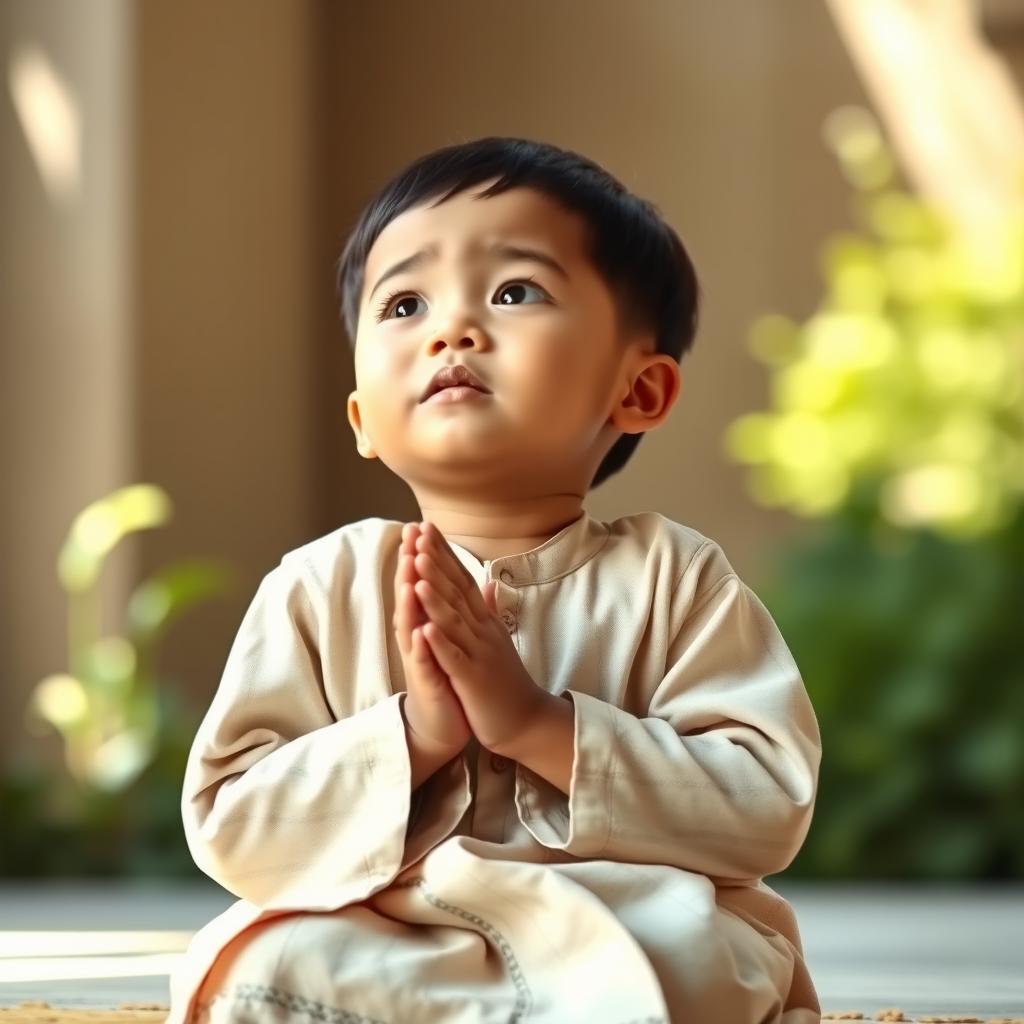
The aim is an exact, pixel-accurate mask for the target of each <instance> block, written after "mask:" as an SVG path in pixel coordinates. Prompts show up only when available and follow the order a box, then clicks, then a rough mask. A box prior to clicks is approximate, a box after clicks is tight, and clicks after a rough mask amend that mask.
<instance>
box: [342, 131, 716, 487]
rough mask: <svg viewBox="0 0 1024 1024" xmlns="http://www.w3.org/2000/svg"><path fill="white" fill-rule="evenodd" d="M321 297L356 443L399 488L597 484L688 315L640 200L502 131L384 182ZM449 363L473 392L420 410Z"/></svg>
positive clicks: (680, 269) (672, 358)
mask: <svg viewBox="0 0 1024 1024" xmlns="http://www.w3.org/2000/svg"><path fill="white" fill-rule="evenodd" d="M491 246H495V248H494V249H491V248H490V247H491ZM501 246H503V247H504V251H502V249H501V248H500V247H501ZM424 250H426V254H425V255H421V256H420V257H419V258H418V259H417V260H415V261H412V262H411V261H410V260H409V258H410V257H412V256H413V255H414V254H416V253H421V252H422V251H424ZM514 250H519V251H518V252H516V251H514ZM523 250H532V251H533V253H534V254H536V253H539V254H540V255H539V256H537V255H533V256H530V255H528V254H527V253H525V252H523ZM400 264H405V266H404V268H403V267H402V266H400ZM338 294H339V299H340V303H341V313H342V318H343V321H344V324H345V328H346V330H347V332H348V335H349V340H350V343H351V344H352V346H353V348H354V350H355V363H356V383H357V390H356V391H353V392H352V394H351V395H350V396H349V402H348V414H349V421H350V423H351V425H352V429H353V432H354V433H355V435H356V439H357V443H358V446H359V450H360V452H361V453H362V454H363V455H364V456H365V457H368V458H373V457H378V456H379V457H380V458H382V460H383V461H384V462H385V463H386V464H387V465H388V466H389V467H390V468H391V469H392V470H394V471H395V472H396V473H397V474H398V475H399V476H400V477H402V478H403V479H404V480H406V481H407V482H410V483H411V484H413V486H414V489H415V485H416V483H417V482H419V483H420V484H422V485H423V486H425V487H431V486H438V487H446V488H453V487H454V488H459V487H460V486H466V485H471V486H475V487H479V486H481V485H488V486H493V487H497V488H499V489H500V487H501V484H502V481H503V480H507V479H508V478H509V476H510V474H516V475H519V476H520V477H521V476H523V475H526V476H529V477H531V478H532V480H533V482H534V483H535V484H536V486H537V487H538V488H539V489H540V490H542V491H543V490H544V489H545V488H549V487H551V486H555V487H559V486H560V487H561V488H562V490H563V491H564V490H565V489H566V488H569V489H570V490H572V488H575V487H578V488H580V490H579V492H578V493H580V494H583V493H585V492H586V490H587V489H588V488H589V487H595V486H597V485H598V484H600V483H601V482H602V481H604V480H605V479H607V478H608V477H609V476H611V475H612V474H613V473H615V472H617V471H618V470H619V469H621V468H622V467H623V466H624V465H625V464H626V462H627V461H628V460H629V458H630V456H631V455H632V453H633V450H634V449H635V448H636V445H637V444H638V443H639V440H640V437H641V435H642V434H643V433H644V431H646V430H649V429H651V428H652V427H654V426H657V425H658V424H659V423H661V422H662V421H663V420H664V418H665V417H666V416H667V415H668V412H669V410H670V408H671V406H672V404H673V403H674V401H675V399H676V397H678V392H679V388H680V374H679V370H678V362H679V360H680V359H681V358H682V356H683V354H684V353H685V352H687V351H688V350H689V349H690V348H691V347H692V345H693V341H694V336H695V334H696V327H697V314H698V284H697V279H696V275H695V272H694V269H693V265H692V263H691V261H690V259H689V256H688V255H687V253H686V250H685V249H684V247H683V245H682V243H681V242H680V240H679V238H678V236H677V235H676V233H675V232H674V231H673V230H672V228H671V227H670V226H669V225H667V224H666V223H665V222H664V221H663V220H662V218H661V217H660V216H659V215H658V213H657V211H656V209H655V208H654V206H653V205H652V204H651V203H649V202H647V201H646V200H643V199H640V198H638V197H636V196H634V195H632V194H631V193H629V192H628V191H627V190H626V189H625V188H624V187H623V186H622V185H621V184H620V183H619V182H618V181H617V180H616V179H615V178H613V177H612V176H611V175H609V174H608V173H607V172H606V171H604V170H603V169H602V168H600V167H599V166H597V165H596V164H594V163H593V162H592V161H590V160H588V159H586V158H585V157H582V156H580V155H578V154H576V153H573V152H569V151H566V150H562V149H558V148H556V147H554V146H550V145H546V144H544V143H539V142H533V141H529V140H525V139H508V138H485V139H480V140H477V141H475V142H469V143H464V144H462V145H457V146H450V147H447V148H444V149H440V150H437V151H435V152H433V153H429V154H427V155H426V156H424V157H421V158H420V159H419V160H417V161H415V162H414V163H413V164H411V165H410V166H409V167H408V168H407V169H406V170H405V171H403V172H402V173H400V174H399V175H398V176H397V177H396V178H394V179H393V180H392V181H391V182H389V183H388V184H387V185H386V186H385V187H384V188H383V189H382V190H381V192H380V193H379V194H378V195H377V196H376V197H375V198H374V199H373V201H372V202H371V203H370V205H369V206H368V207H367V209H366V210H365V211H364V212H363V214H362V216H361V217H360V219H359V221H358V223H357V224H356V226H355V228H354V230H353V232H352V234H351V236H350V238H349V240H348V242H347V244H346V246H345V250H344V252H343V253H342V256H341V259H340V261H339V265H338ZM449 364H463V365H465V366H467V367H468V368H469V369H470V370H471V371H472V372H473V373H474V374H476V376H477V377H478V378H480V379H481V380H482V381H483V383H484V384H485V385H486V386H487V387H488V388H489V389H490V391H491V393H490V394H488V395H486V396H484V397H482V398H479V399H475V400H466V401H459V402H439V401H437V400H434V401H431V402H429V403H424V402H423V401H421V398H422V395H423V390H424V388H425V387H426V385H427V384H428V382H429V381H430V378H431V377H432V376H433V375H434V373H435V372H436V371H437V370H438V369H440V368H441V367H442V366H445V365H449ZM467 467H469V468H471V469H473V472H472V473H470V474H469V475H468V476H467V472H466V471H467ZM573 493H576V492H575V491H574V492H573ZM496 496H497V495H496Z"/></svg>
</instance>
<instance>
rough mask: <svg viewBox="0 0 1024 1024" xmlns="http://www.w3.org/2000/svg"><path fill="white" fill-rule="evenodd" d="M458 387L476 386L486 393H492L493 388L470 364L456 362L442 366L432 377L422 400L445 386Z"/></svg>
mask: <svg viewBox="0 0 1024 1024" xmlns="http://www.w3.org/2000/svg"><path fill="white" fill-rule="evenodd" d="M457 387H468V388H475V389H476V390H477V391H482V392H483V393H484V394H485V395H489V394H490V393H491V389H490V388H488V387H487V386H486V385H485V384H484V383H483V381H481V380H480V378H479V377H477V375H476V374H475V373H473V371H472V370H470V369H469V367H468V366H463V365H462V363H455V364H453V365H451V366H442V367H441V369H440V370H438V371H437V373H435V374H434V376H433V377H431V378H430V383H429V384H427V386H426V388H425V389H424V391H423V394H422V395H421V396H420V401H421V402H425V401H426V400H427V399H428V398H430V396H431V395H433V394H436V393H437V392H438V391H441V390H443V389H444V388H457Z"/></svg>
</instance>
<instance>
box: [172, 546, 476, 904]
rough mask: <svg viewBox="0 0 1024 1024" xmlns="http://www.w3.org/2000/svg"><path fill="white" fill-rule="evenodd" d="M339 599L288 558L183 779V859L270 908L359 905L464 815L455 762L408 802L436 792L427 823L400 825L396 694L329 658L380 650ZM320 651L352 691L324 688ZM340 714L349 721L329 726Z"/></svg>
mask: <svg viewBox="0 0 1024 1024" xmlns="http://www.w3.org/2000/svg"><path fill="white" fill-rule="evenodd" d="M336 589H337V593H335V592H334V591H333V590H332V592H331V593H330V594H328V593H327V592H325V590H324V588H323V587H322V585H321V584H320V583H319V581H318V580H317V579H316V577H315V576H314V574H313V572H312V571H311V570H310V568H309V566H308V565H307V564H306V563H305V562H304V561H303V559H302V558H301V557H298V556H294V555H292V556H285V558H284V559H282V562H281V564H280V565H278V566H277V567H275V568H274V569H273V570H271V572H270V573H268V574H267V575H266V576H265V577H264V578H263V580H262V582H261V583H260V585H259V587H258V589H257V591H256V594H255V596H254V598H253V600H252V602H251V604H250V606H249V608H248V610H247V611H246V613H245V616H244V618H243V620H242V623H241V625H240V627H239V630H238V634H237V636H236V638H235V640H234V643H233V644H232V647H231V650H230V652H229V654H228V658H227V662H226V664H225V667H224V671H223V675H222V678H221V680H220V685H219V686H218V689H217V692H216V694H215V695H214V698H213V701H212V702H211V705H210V708H209V710H208V711H207V714H206V716H205V718H204V719H203V721H202V723H201V725H200V727H199V730H198V732H197V734H196V737H195V740H194V741H193V744H192V748H191V751H190V754H189V758H188V764H187V767H186V771H185V778H184V785H183V791H182V802H181V810H182V820H183V823H184V828H185V835H186V839H187V842H188V846H189V850H190V851H191V853H192V857H193V859H194V860H195V862H196V864H197V865H198V866H199V868H200V869H201V870H202V871H204V872H205V873H206V874H207V875H209V876H210V877H211V878H213V879H214V880H215V881H216V882H218V883H219V884H220V885H222V886H224V888H226V889H228V890H229V891H230V892H233V893H235V894H236V895H237V896H239V897H241V898H243V899H246V900H248V901H250V902H251V903H254V904H257V905H259V906H262V907H266V908H273V909H283V908H293V907H296V908H297V907H301V908H306V909H312V910H318V909H336V908H338V907H341V906H344V905H347V904H349V903H352V902H354V901H358V900H361V899H364V898H366V897H367V896H368V895H370V894H372V893H373V892H376V891H377V890H378V889H381V888H383V887H384V886H386V885H387V884H388V883H389V882H390V881H391V880H392V879H393V878H394V877H395V876H396V875H397V874H398V873H399V872H400V871H401V870H403V869H404V868H405V867H406V866H407V865H408V864H410V863H413V862H414V861H416V860H418V859H419V858H420V857H421V856H423V855H424V854H425V853H426V852H427V851H428V850H429V849H431V848H432V847H433V846H436V845H437V843H439V842H440V841H441V840H442V839H444V838H445V836H447V835H448V834H449V833H450V832H451V831H452V830H453V829H454V828H455V826H456V825H457V824H458V822H459V820H460V819H461V817H462V814H463V812H464V811H465V809H466V807H467V806H468V804H469V802H470V791H469V772H468V767H467V765H466V763H465V758H464V757H460V758H455V759H453V760H452V761H451V762H449V763H448V764H447V765H445V766H444V767H443V768H442V769H441V770H440V771H439V772H438V773H436V775H435V776H433V777H432V778H431V779H429V780H427V782H426V783H424V786H423V787H421V790H420V792H419V793H417V796H420V795H422V792H423V789H425V788H426V787H428V786H431V787H439V788H440V793H441V797H442V798H441V799H438V800H436V801H435V804H434V810H435V813H433V814H432V815H431V816H429V817H427V816H423V817H422V819H420V816H417V815H415V814H414V815H413V816H412V817H413V820H412V821H410V803H411V801H410V784H411V770H410V763H409V753H408V748H407V746H406V741H405V727H404V723H403V720H402V715H401V709H400V703H399V702H400V701H401V700H402V699H403V697H404V692H398V693H392V692H391V686H390V681H389V680H388V679H386V678H373V679H367V678H365V677H363V678H357V676H359V674H360V673H365V672H366V671H367V670H366V666H367V665H373V664H375V662H374V660H373V659H372V658H362V659H360V658H358V657H357V656H356V652H355V651H354V650H351V651H338V645H339V644H340V643H342V642H343V641H344V642H347V643H349V644H350V645H354V644H355V643H356V641H357V640H358V641H359V643H361V644H362V643H373V642H374V641H375V639H376V637H374V636H371V635H363V636H360V635H359V634H360V630H359V628H353V625H352V621H353V619H352V616H351V615H349V614H348V610H347V609H346V607H345V602H349V601H353V600H356V599H357V598H356V594H357V592H358V591H357V590H356V589H354V588H352V587H351V586H341V587H338V588H336ZM339 594H340V595H342V596H340V597H339V596H338V595H339ZM366 599H367V600H371V598H370V597H369V595H368V596H367V598H366ZM378 618H379V616H378ZM327 631H330V635H329V636H328V635H327ZM367 632H369V631H367ZM325 644H326V645H329V646H331V648H332V659H331V661H330V662H329V663H330V664H342V665H345V666H346V668H345V669H344V673H345V675H346V676H348V677H350V678H332V677H331V673H330V670H329V669H327V668H325V663H324V661H323V660H322V658H321V652H322V650H323V649H324V646H325ZM384 663H386V662H384ZM336 674H338V673H337V670H336ZM381 674H383V673H381ZM339 695H342V696H339ZM339 706H345V707H348V708H350V709H351V713H350V714H345V715H343V716H342V715H339V714H337V713H336V712H335V710H334V708H335V707H339ZM437 792H438V790H437V789H435V794H436V793H437Z"/></svg>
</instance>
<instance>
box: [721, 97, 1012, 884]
mask: <svg viewBox="0 0 1024 1024" xmlns="http://www.w3.org/2000/svg"><path fill="white" fill-rule="evenodd" d="M826 129H827V137H828V138H829V140H830V141H831V142H832V144H833V145H834V147H835V149H836V151H837V153H838V155H839V158H840V162H841V166H842V167H843V169H844V171H845V173H846V175H847V177H848V179H849V180H850V182H851V183H852V184H853V185H854V186H855V187H856V188H857V197H856V202H855V210H856V211H857V213H858V215H859V216H860V217H861V218H862V220H863V222H864V224H865V226H866V233H860V234H856V233H847V234H843V235H840V236H839V237H837V238H835V239H834V240H832V241H831V242H830V243H829V244H828V245H827V246H826V248H825V259H824V271H825V278H826V286H827V290H826V295H825V298H824V301H823V303H822V305H821V307H820V308H819V309H818V311H817V312H815V313H814V314H813V315H812V316H811V317H810V318H809V319H808V320H807V321H806V323H803V324H797V323H795V322H793V321H791V320H789V319H788V318H785V317H783V316H780V315H770V316H767V317H763V318H761V319H760V320H758V321H757V322H756V323H755V325H754V328H753V330H752V332H751V338H750V344H751V349H752V351H753V353H754V355H755V357H756V358H758V359H759V360H760V361H762V362H763V363H765V364H766V365H768V366H769V367H770V368H771V370H772V379H771V389H772V398H773V403H774V408H773V409H772V410H771V411H769V412H756V413H751V414H747V415H744V416H741V417H740V418H739V419H738V420H737V421H735V422H734V423H733V424H732V425H731V426H730V427H729V429H728V431H727V433H726V436H725V448H726V451H727V452H728V454H729V455H730V456H731V457H732V458H734V459H735V460H737V461H739V462H742V463H745V464H748V465H751V466H752V467H753V469H752V475H751V477H750V488H751V491H752V494H753V496H754V498H755V500H756V501H758V502H759V503H760V504H762V505H765V506H770V507H782V508H785V509H787V510H788V511H791V512H793V513H795V514H797V515H800V516H804V517H809V518H815V519H818V520H820V522H819V523H818V524H817V528H816V529H812V530H811V531H809V532H808V533H809V535H808V536H806V537H804V538H802V539H796V540H794V541H791V542H790V543H789V546H788V549H783V550H782V551H780V552H779V554H778V557H777V562H776V564H775V566H774V571H773V572H772V574H771V580H770V582H768V583H767V584H766V585H765V586H762V587H758V592H759V594H760V596H761V597H762V599H763V600H764V602H765V604H766V606H767V607H768V608H769V610H770V611H771V612H772V614H773V616H774V617H775V619H776V622H777V623H778V625H779V627H780V629H781V630H782V633H783V635H784V636H785V637H786V640H787V642H788V643H789V646H790V648H791V650H792V651H793V654H794V657H795V658H796V660H797V663H798V664H799V665H800V667H801V671H802V673H803V676H804V679H805V682H806V684H807V688H808V691H809V693H810V695H811V699H812V701H813V702H814V705H815V709H816V711H817V714H818V719H819V723H820V725H821V731H822V743H823V760H822V769H821V777H820V783H819V792H818V800H817V804H816V809H815V816H814V821H813V823H812V826H811V831H810V833H809V835H808V838H807V841H806V842H805V844H804V847H803V849H802V850H801V852H800V854H799V855H798V857H797V859H796V860H795V861H794V863H793V864H792V865H791V867H790V868H789V869H788V870H787V873H788V874H791V875H794V876H799V875H805V876H812V877H850V878H854V877H865V878H867V877H874V878H878V877H894V878H914V877H934V878H950V877H957V878H982V877H983V878H991V877H1011V876H1018V877H1019V876H1021V875H1024V818H1022V817H1021V815H1020V808H1021V807H1022V806H1024V649H1022V645H1021V643H1020V636H1021V617H1022V616H1021V613H1022V610H1024V223H1021V222H1020V221H1019V220H1017V219H1013V218H1012V217H1011V218H1008V219H1007V220H1006V221H1005V222H1003V223H1002V224H1001V225H1000V226H999V227H998V229H992V228H990V229H989V230H987V231H986V232H985V233H984V234H982V233H980V232H977V231H975V232H963V231H959V230H955V229H953V228H952V227H950V226H948V223H947V222H945V221H944V220H943V219H942V218H940V217H939V216H938V215H937V214H935V213H934V212H933V211H931V210H929V209H928V208H926V206H925V205H924V204H922V203H921V202H920V201H919V200H917V199H915V198H914V197H912V196H910V195H908V194H905V193H904V192H902V191H900V190H899V189H897V188H896V187H895V186H894V185H893V184H892V178H893V173H894V164H893V160H892V158H891V156H890V154H889V151H888V149H887V147H886V145H885V144H884V142H883V140H882V138H881V135H880V132H879V129H878V127H877V124H876V122H875V121H874V120H873V118H872V117H871V115H870V114H869V113H868V112H867V111H863V110H859V109H855V108H844V109H842V110H840V111H837V112H836V113H835V114H834V115H833V116H832V117H831V118H830V119H829V121H828V122H827V124H826Z"/></svg>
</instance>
